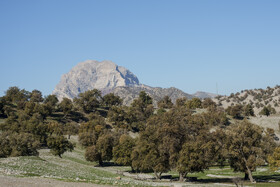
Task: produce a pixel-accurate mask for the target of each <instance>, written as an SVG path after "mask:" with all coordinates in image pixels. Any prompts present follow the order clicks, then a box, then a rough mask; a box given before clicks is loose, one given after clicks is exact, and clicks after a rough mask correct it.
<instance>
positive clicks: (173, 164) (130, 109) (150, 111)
mask: <svg viewBox="0 0 280 187" xmlns="http://www.w3.org/2000/svg"><path fill="white" fill-rule="evenodd" d="M157 106H158V108H155V107H154V106H153V100H152V98H151V97H150V96H149V95H148V94H146V93H145V92H140V94H139V97H138V98H136V99H134V101H133V102H132V104H131V105H130V106H124V105H122V100H121V99H120V97H118V96H115V95H114V94H112V93H111V94H108V95H105V96H102V95H101V92H100V91H99V90H96V89H94V90H90V91H86V92H85V93H81V94H79V96H78V97H77V98H75V99H74V100H73V101H72V100H70V99H67V98H63V100H62V101H61V102H58V100H57V98H56V96H54V95H49V96H47V97H45V98H43V97H42V94H41V92H40V91H38V90H33V91H32V92H27V91H25V90H20V89H19V88H18V87H11V88H9V89H8V90H7V91H6V94H5V96H3V97H1V98H0V117H1V118H5V121H4V123H2V124H0V133H1V134H0V157H8V156H22V155H38V152H37V150H38V149H39V148H50V149H51V152H52V153H53V154H54V155H58V156H61V155H62V154H63V153H64V152H65V151H68V150H69V151H71V150H73V148H74V145H73V144H72V143H71V142H70V141H68V139H67V138H66V135H68V138H70V136H71V135H74V134H78V135H79V142H80V144H81V145H82V146H84V147H85V149H86V152H85V158H86V159H87V160H88V161H95V162H98V163H99V165H100V166H103V165H104V162H106V161H112V160H113V162H115V163H116V164H120V165H126V166H130V167H131V169H132V171H133V172H154V173H155V176H156V177H157V178H158V179H160V178H161V174H162V173H163V172H168V171H170V170H175V171H177V172H178V173H179V176H180V177H179V179H180V180H181V181H182V180H184V178H185V177H186V176H187V174H188V173H192V172H199V171H203V170H205V169H208V168H209V167H210V166H212V165H219V166H224V165H225V164H228V165H230V166H231V167H232V168H233V169H234V170H235V171H241V172H244V173H245V178H246V179H247V178H249V179H250V180H251V181H252V182H253V181H254V179H253V177H252V172H253V171H255V170H256V168H257V166H260V165H263V164H265V163H267V162H268V160H269V162H270V163H271V165H273V166H274V168H277V167H278V165H277V153H278V152H279V150H278V149H276V150H278V152H275V153H274V154H273V155H276V156H273V155H272V153H273V150H274V148H275V143H274V140H273V137H274V131H273V130H272V129H268V130H264V129H262V128H261V127H259V126H256V125H254V124H251V123H250V122H249V121H247V120H246V117H247V116H251V115H254V114H253V113H252V108H251V107H250V106H242V107H241V108H239V109H238V110H237V109H236V108H232V109H231V108H229V109H227V110H226V111H225V110H224V109H223V108H220V107H218V106H217V105H216V103H215V102H213V101H212V100H211V99H205V100H203V101H201V100H200V99H198V98H193V99H191V100H188V99H186V98H180V99H177V101H176V103H174V104H173V103H172V102H171V99H170V98H169V97H168V96H166V97H164V98H163V99H162V100H161V101H159V102H158V103H157ZM241 109H242V110H241ZM236 111H237V112H240V111H242V112H241V113H239V114H238V115H237V117H235V113H236ZM227 114H230V115H232V117H233V118H236V122H235V123H234V124H230V120H229V116H228V115H227ZM241 119H242V120H241ZM131 132H134V136H131ZM269 155H272V156H270V157H269V159H268V156H269Z"/></svg>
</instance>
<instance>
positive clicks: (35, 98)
mask: <svg viewBox="0 0 280 187" xmlns="http://www.w3.org/2000/svg"><path fill="white" fill-rule="evenodd" d="M43 100H44V99H43V97H42V92H40V91H39V90H33V91H32V92H31V94H30V101H31V102H35V103H40V102H43Z"/></svg>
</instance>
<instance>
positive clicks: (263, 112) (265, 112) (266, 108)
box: [259, 105, 276, 116]
mask: <svg viewBox="0 0 280 187" xmlns="http://www.w3.org/2000/svg"><path fill="white" fill-rule="evenodd" d="M275 113H276V110H275V108H273V107H272V106H271V105H268V106H264V107H263V109H262V110H261V111H260V113H259V114H260V115H265V116H269V115H271V114H275Z"/></svg>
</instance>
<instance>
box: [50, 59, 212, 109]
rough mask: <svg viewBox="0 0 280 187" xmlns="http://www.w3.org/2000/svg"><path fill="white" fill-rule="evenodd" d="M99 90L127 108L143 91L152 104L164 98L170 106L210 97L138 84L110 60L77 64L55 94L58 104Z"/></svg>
mask: <svg viewBox="0 0 280 187" xmlns="http://www.w3.org/2000/svg"><path fill="white" fill-rule="evenodd" d="M92 89H98V90H100V91H101V92H102V94H103V95H105V94H108V93H111V92H113V93H114V94H116V95H118V96H120V97H121V98H122V99H123V104H125V105H129V104H131V103H132V101H133V99H135V98H137V97H138V95H139V93H140V91H145V92H146V93H147V94H149V95H150V96H151V97H152V98H153V100H154V105H156V103H157V102H158V101H159V100H161V99H162V98H163V97H164V96H169V97H170V98H171V100H172V102H173V103H175V101H176V99H178V98H182V97H187V98H188V99H190V98H192V97H199V98H205V97H213V96H212V95H211V94H208V93H205V92H197V93H196V94H194V95H190V94H187V93H185V92H183V91H181V90H179V89H177V88H173V87H171V88H159V87H150V86H146V85H144V84H140V83H139V80H138V78H137V77H136V76H135V75H134V74H133V73H131V72H130V71H129V70H127V69H126V68H124V67H121V66H117V65H116V64H114V63H113V62H111V61H102V62H98V61H94V60H87V61H85V62H81V63H79V64H78V65H76V66H75V67H74V68H72V69H71V70H70V72H68V73H67V74H65V75H62V77H61V80H60V82H59V83H58V85H57V86H56V87H55V89H54V91H53V94H55V95H56V96H57V97H58V99H59V100H60V101H61V100H62V99H63V97H67V98H70V99H73V98H75V97H77V96H78V95H79V93H83V92H85V91H88V90H92Z"/></svg>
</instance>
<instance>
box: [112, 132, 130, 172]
mask: <svg viewBox="0 0 280 187" xmlns="http://www.w3.org/2000/svg"><path fill="white" fill-rule="evenodd" d="M134 146H135V139H133V138H131V137H130V136H129V135H126V134H123V135H122V136H121V137H120V139H119V144H118V145H117V146H115V147H114V148H113V159H114V161H115V162H116V163H117V164H121V165H124V166H131V167H132V159H131V154H132V150H133V148H134ZM132 170H134V169H133V168H132Z"/></svg>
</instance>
